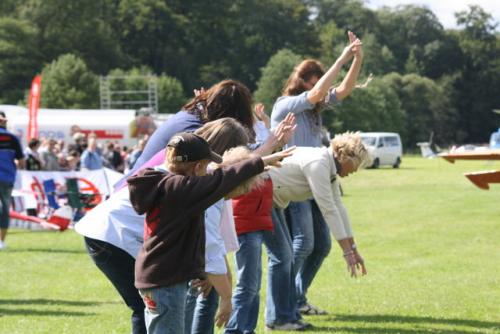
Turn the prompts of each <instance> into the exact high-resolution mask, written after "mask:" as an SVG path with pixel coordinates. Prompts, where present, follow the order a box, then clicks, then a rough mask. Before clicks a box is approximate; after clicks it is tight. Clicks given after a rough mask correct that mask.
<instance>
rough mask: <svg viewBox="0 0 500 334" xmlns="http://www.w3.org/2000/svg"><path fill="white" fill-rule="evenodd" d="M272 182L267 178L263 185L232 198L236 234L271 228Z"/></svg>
mask: <svg viewBox="0 0 500 334" xmlns="http://www.w3.org/2000/svg"><path fill="white" fill-rule="evenodd" d="M272 208H273V182H272V181H271V179H270V178H268V179H267V180H266V181H265V183H264V185H263V186H262V187H260V188H258V189H255V190H252V191H251V192H249V193H247V194H245V195H242V196H239V197H236V198H234V199H233V215H234V223H235V226H236V233H237V234H238V235H240V234H243V233H249V232H256V231H270V230H272V229H273V221H272V218H271V210H272Z"/></svg>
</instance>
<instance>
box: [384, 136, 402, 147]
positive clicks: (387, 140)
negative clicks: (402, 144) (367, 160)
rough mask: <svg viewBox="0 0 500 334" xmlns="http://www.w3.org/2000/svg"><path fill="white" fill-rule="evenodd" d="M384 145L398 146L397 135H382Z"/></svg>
mask: <svg viewBox="0 0 500 334" xmlns="http://www.w3.org/2000/svg"><path fill="white" fill-rule="evenodd" d="M384 146H387V147H397V146H399V140H398V137H384Z"/></svg>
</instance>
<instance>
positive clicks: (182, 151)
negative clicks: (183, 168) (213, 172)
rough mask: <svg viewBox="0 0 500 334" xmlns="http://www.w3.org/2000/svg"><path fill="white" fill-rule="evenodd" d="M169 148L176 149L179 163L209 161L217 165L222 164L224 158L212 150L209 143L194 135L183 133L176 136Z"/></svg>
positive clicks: (171, 140)
mask: <svg viewBox="0 0 500 334" xmlns="http://www.w3.org/2000/svg"><path fill="white" fill-rule="evenodd" d="M167 147H173V148H175V151H176V153H177V155H176V156H175V160H176V161H179V162H189V161H199V160H204V159H208V160H211V161H213V162H216V163H219V164H220V163H221V162H222V157H221V156H220V155H218V154H217V153H215V152H214V151H212V150H211V149H210V145H209V144H208V143H207V141H206V140H205V139H203V138H201V137H200V136H198V135H195V134H194V133H188V132H181V133H178V134H176V135H174V136H173V137H172V138H171V139H170V141H169V142H168V144H167Z"/></svg>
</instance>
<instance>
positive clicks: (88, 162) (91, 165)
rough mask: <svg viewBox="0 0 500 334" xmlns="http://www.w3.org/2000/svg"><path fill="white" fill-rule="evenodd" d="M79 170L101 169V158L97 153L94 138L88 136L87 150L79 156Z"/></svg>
mask: <svg viewBox="0 0 500 334" xmlns="http://www.w3.org/2000/svg"><path fill="white" fill-rule="evenodd" d="M81 168H82V169H88V170H96V169H101V168H102V158H101V155H100V154H99V153H98V151H97V139H96V138H95V137H94V136H89V139H88V144H87V149H86V150H85V151H84V152H83V154H82V156H81Z"/></svg>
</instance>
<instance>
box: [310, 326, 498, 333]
mask: <svg viewBox="0 0 500 334" xmlns="http://www.w3.org/2000/svg"><path fill="white" fill-rule="evenodd" d="M307 331H308V332H322V333H324V332H333V333H335V332H347V333H357V334H427V333H429V334H472V333H479V334H489V333H491V332H490V331H488V332H486V331H473V332H472V331H463V330H456V329H439V328H422V327H419V328H415V329H403V328H384V327H363V328H356V327H345V326H342V327H313V328H312V329H308V330H307Z"/></svg>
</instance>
